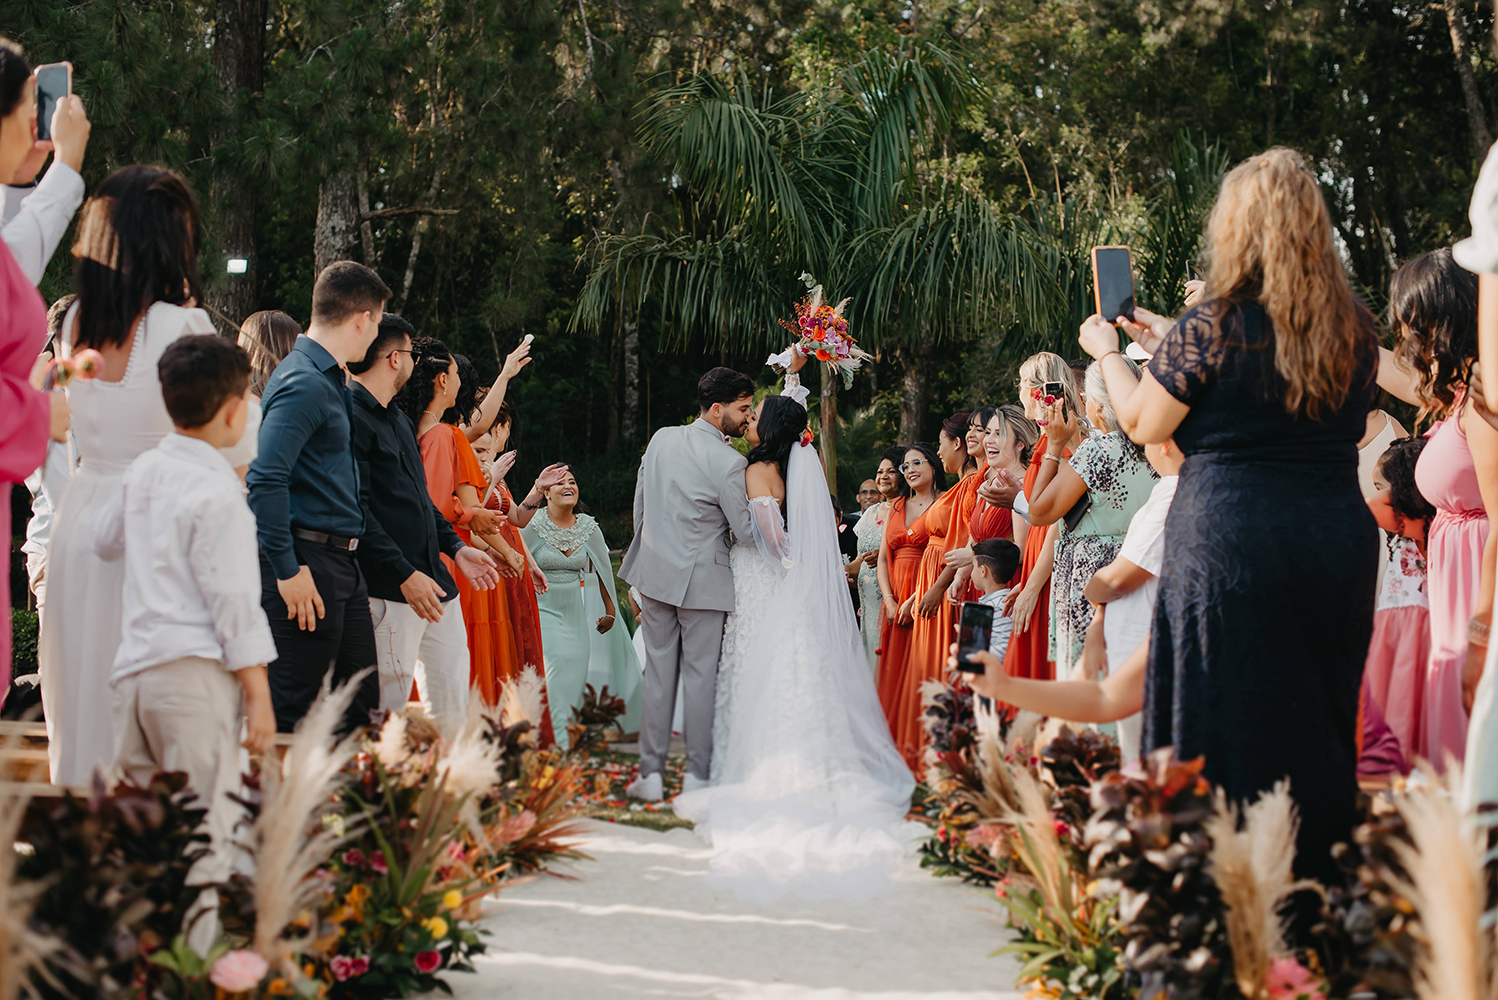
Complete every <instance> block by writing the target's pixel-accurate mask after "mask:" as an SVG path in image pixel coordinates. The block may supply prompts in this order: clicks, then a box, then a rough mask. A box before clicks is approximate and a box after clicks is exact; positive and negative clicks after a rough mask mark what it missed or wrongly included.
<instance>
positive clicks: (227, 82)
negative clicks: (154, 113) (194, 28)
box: [207, 0, 266, 323]
mask: <svg viewBox="0 0 1498 1000" xmlns="http://www.w3.org/2000/svg"><path fill="white" fill-rule="evenodd" d="M265 17H266V0H217V2H216V3H215V4H214V9H213V33H214V45H213V69H214V75H215V76H216V77H217V78H218V85H219V88H220V89H221V90H222V91H223V95H224V100H225V101H226V103H227V104H228V106H229V108H231V109H232V111H233V113H231V114H230V115H228V116H227V118H226V123H225V124H224V125H223V126H221V127H220V128H219V129H218V130H217V132H216V134H215V135H214V137H213V141H214V144H215V145H216V146H221V145H223V144H225V143H230V142H233V141H234V139H235V138H236V135H237V132H238V126H239V124H240V122H239V118H240V114H241V113H244V114H245V115H246V116H247V117H253V116H254V115H255V113H256V103H255V101H254V98H257V97H259V96H260V94H262V93H263V92H264V90H265ZM241 93H247V94H248V95H249V96H250V98H251V100H250V101H249V102H248V105H247V106H246V107H244V108H241V107H240V98H241ZM246 124H248V123H247V122H246ZM209 197H210V199H211V204H212V206H213V213H214V226H213V228H214V235H215V237H216V238H217V240H218V243H219V245H220V247H221V248H222V250H223V251H224V254H223V256H224V258H225V262H227V260H228V259H229V258H234V257H237V258H242V259H244V260H246V261H248V265H247V270H246V271H245V273H244V274H228V273H226V271H225V267H224V265H219V266H218V267H212V268H210V270H209V282H208V289H207V296H208V301H209V305H211V306H212V307H213V308H214V309H216V310H218V311H219V312H221V313H223V314H224V315H225V316H227V317H228V318H229V319H230V320H232V321H233V322H235V323H240V322H242V321H243V320H244V318H245V317H246V316H248V315H249V314H250V313H251V312H253V311H254V309H255V301H256V293H255V283H256V275H257V272H258V266H257V264H258V261H257V260H256V253H255V206H256V191H255V184H254V182H253V180H252V179H251V177H250V176H249V175H248V174H247V173H246V172H245V171H243V170H237V169H232V168H229V169H223V170H220V171H219V172H218V173H217V174H216V175H215V176H214V178H213V180H212V182H211V184H210V188H209Z"/></svg>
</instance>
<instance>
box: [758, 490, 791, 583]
mask: <svg viewBox="0 0 1498 1000" xmlns="http://www.w3.org/2000/svg"><path fill="white" fill-rule="evenodd" d="M749 514H750V517H751V518H752V519H753V524H754V544H755V546H756V547H758V549H759V553H760V555H762V556H764V557H765V558H766V559H768V560H770V561H771V562H778V563H780V565H782V566H784V567H786V568H787V569H789V568H790V567H791V539H790V536H789V535H787V534H786V531H785V522H784V521H782V520H781V517H780V501H779V500H776V499H775V498H774V497H751V498H750V499H749Z"/></svg>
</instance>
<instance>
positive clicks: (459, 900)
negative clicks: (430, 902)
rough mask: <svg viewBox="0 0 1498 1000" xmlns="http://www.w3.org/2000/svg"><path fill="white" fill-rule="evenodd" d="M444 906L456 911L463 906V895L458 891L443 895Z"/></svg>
mask: <svg viewBox="0 0 1498 1000" xmlns="http://www.w3.org/2000/svg"><path fill="white" fill-rule="evenodd" d="M442 905H443V906H444V907H445V908H447V909H449V910H456V909H457V908H458V907H460V906H462V905H463V894H462V893H461V892H459V891H458V890H456V889H449V890H447V891H446V892H444V893H443V894H442Z"/></svg>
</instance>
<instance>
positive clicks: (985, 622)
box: [957, 601, 993, 674]
mask: <svg viewBox="0 0 1498 1000" xmlns="http://www.w3.org/2000/svg"><path fill="white" fill-rule="evenodd" d="M992 633H993V608H991V607H989V606H988V605H987V604H982V603H979V602H978V601H963V602H962V617H961V618H959V619H958V625H957V669H958V670H962V671H965V672H967V673H970V674H981V673H984V672H985V671H984V669H983V664H981V663H974V662H973V661H971V660H969V659H968V657H969V656H971V655H972V654H974V653H986V652H988V637H989V635H991V634H992Z"/></svg>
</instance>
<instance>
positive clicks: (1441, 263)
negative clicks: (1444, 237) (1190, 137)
mask: <svg viewBox="0 0 1498 1000" xmlns="http://www.w3.org/2000/svg"><path fill="white" fill-rule="evenodd" d="M1389 313H1390V317H1391V319H1392V320H1393V325H1394V327H1395V329H1397V330H1398V331H1399V333H1400V335H1401V342H1400V344H1399V350H1398V355H1397V357H1396V356H1395V355H1393V354H1391V353H1389V352H1387V351H1385V352H1383V354H1382V358H1381V362H1380V364H1379V373H1378V382H1379V385H1380V386H1381V387H1382V388H1385V389H1388V390H1389V391H1390V392H1392V393H1393V394H1394V395H1396V396H1398V397H1399V398H1401V399H1404V400H1406V401H1408V402H1413V403H1416V404H1417V405H1420V406H1422V407H1423V408H1424V409H1425V410H1426V411H1435V412H1438V413H1440V414H1442V415H1444V416H1445V419H1443V420H1441V421H1439V422H1438V423H1437V424H1436V425H1435V427H1434V428H1432V429H1431V431H1430V432H1429V434H1428V435H1427V437H1428V438H1429V440H1428V442H1427V443H1426V446H1425V450H1424V451H1423V452H1422V453H1421V455H1420V459H1419V461H1418V462H1417V463H1416V466H1415V483H1416V485H1417V486H1418V487H1419V489H1420V493H1421V495H1423V496H1424V497H1425V499H1427V500H1429V501H1430V503H1431V505H1432V506H1434V507H1435V509H1436V515H1435V517H1434V518H1432V519H1431V523H1430V526H1429V529H1428V538H1427V542H1426V576H1427V583H1428V596H1429V599H1430V647H1431V648H1430V659H1429V661H1428V663H1427V667H1426V675H1425V690H1424V702H1425V703H1424V709H1423V723H1424V732H1423V733H1422V734H1421V735H1420V737H1419V742H1418V745H1417V746H1416V747H1415V748H1414V754H1415V755H1416V756H1419V757H1424V758H1425V759H1427V760H1429V761H1430V762H1431V763H1432V764H1433V765H1434V766H1435V767H1436V768H1438V769H1444V767H1445V764H1446V759H1447V757H1448V756H1450V757H1453V758H1455V759H1456V760H1457V761H1461V760H1462V757H1463V755H1464V753H1465V751H1466V742H1467V708H1466V701H1464V693H1463V687H1464V676H1463V673H1464V669H1465V668H1467V667H1468V666H1469V663H1468V661H1469V660H1470V661H1471V664H1470V666H1471V667H1473V668H1474V670H1475V672H1474V673H1473V675H1472V677H1471V678H1470V684H1468V687H1475V685H1476V680H1477V677H1478V676H1480V674H1481V667H1482V657H1483V655H1484V653H1485V647H1486V644H1487V643H1486V639H1485V637H1484V633H1485V632H1486V626H1487V623H1488V619H1489V617H1490V615H1491V613H1492V604H1493V578H1494V572H1493V570H1494V562H1493V557H1494V552H1493V551H1492V545H1493V542H1495V541H1498V538H1490V537H1489V532H1488V515H1487V510H1486V506H1485V505H1484V502H1483V501H1484V498H1485V497H1486V498H1488V499H1490V500H1491V501H1492V502H1493V504H1494V505H1495V506H1498V430H1494V429H1493V428H1492V427H1490V426H1489V425H1488V424H1487V422H1486V421H1484V420H1483V419H1482V418H1481V417H1480V416H1478V415H1477V414H1476V413H1475V412H1474V411H1473V409H1472V407H1471V406H1470V405H1469V404H1468V400H1467V397H1466V389H1465V387H1466V382H1467V379H1468V377H1469V374H1470V372H1471V368H1472V363H1473V362H1474V361H1476V360H1477V278H1476V276H1475V275H1473V274H1471V273H1470V272H1468V271H1465V270H1463V269H1462V268H1461V267H1459V266H1457V264H1456V263H1455V262H1454V261H1453V260H1452V259H1451V251H1450V250H1446V249H1442V250H1435V251H1432V252H1430V253H1426V254H1422V255H1420V256H1419V257H1416V258H1415V259H1414V260H1412V261H1410V262H1409V263H1408V264H1406V265H1404V266H1403V267H1402V268H1400V269H1399V271H1398V272H1397V273H1396V274H1395V275H1394V280H1393V282H1392V283H1391V285H1390V287H1389ZM1480 470H1482V472H1480ZM1485 478H1486V479H1487V480H1489V481H1486V482H1485V481H1484V479H1485ZM1473 624H1475V625H1476V626H1477V627H1476V628H1472V627H1469V626H1470V625H1473ZM1472 637H1479V638H1481V639H1482V641H1481V645H1480V646H1475V647H1474V646H1473V645H1472V644H1471V643H1470V642H1469V639H1470V638H1472Z"/></svg>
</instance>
